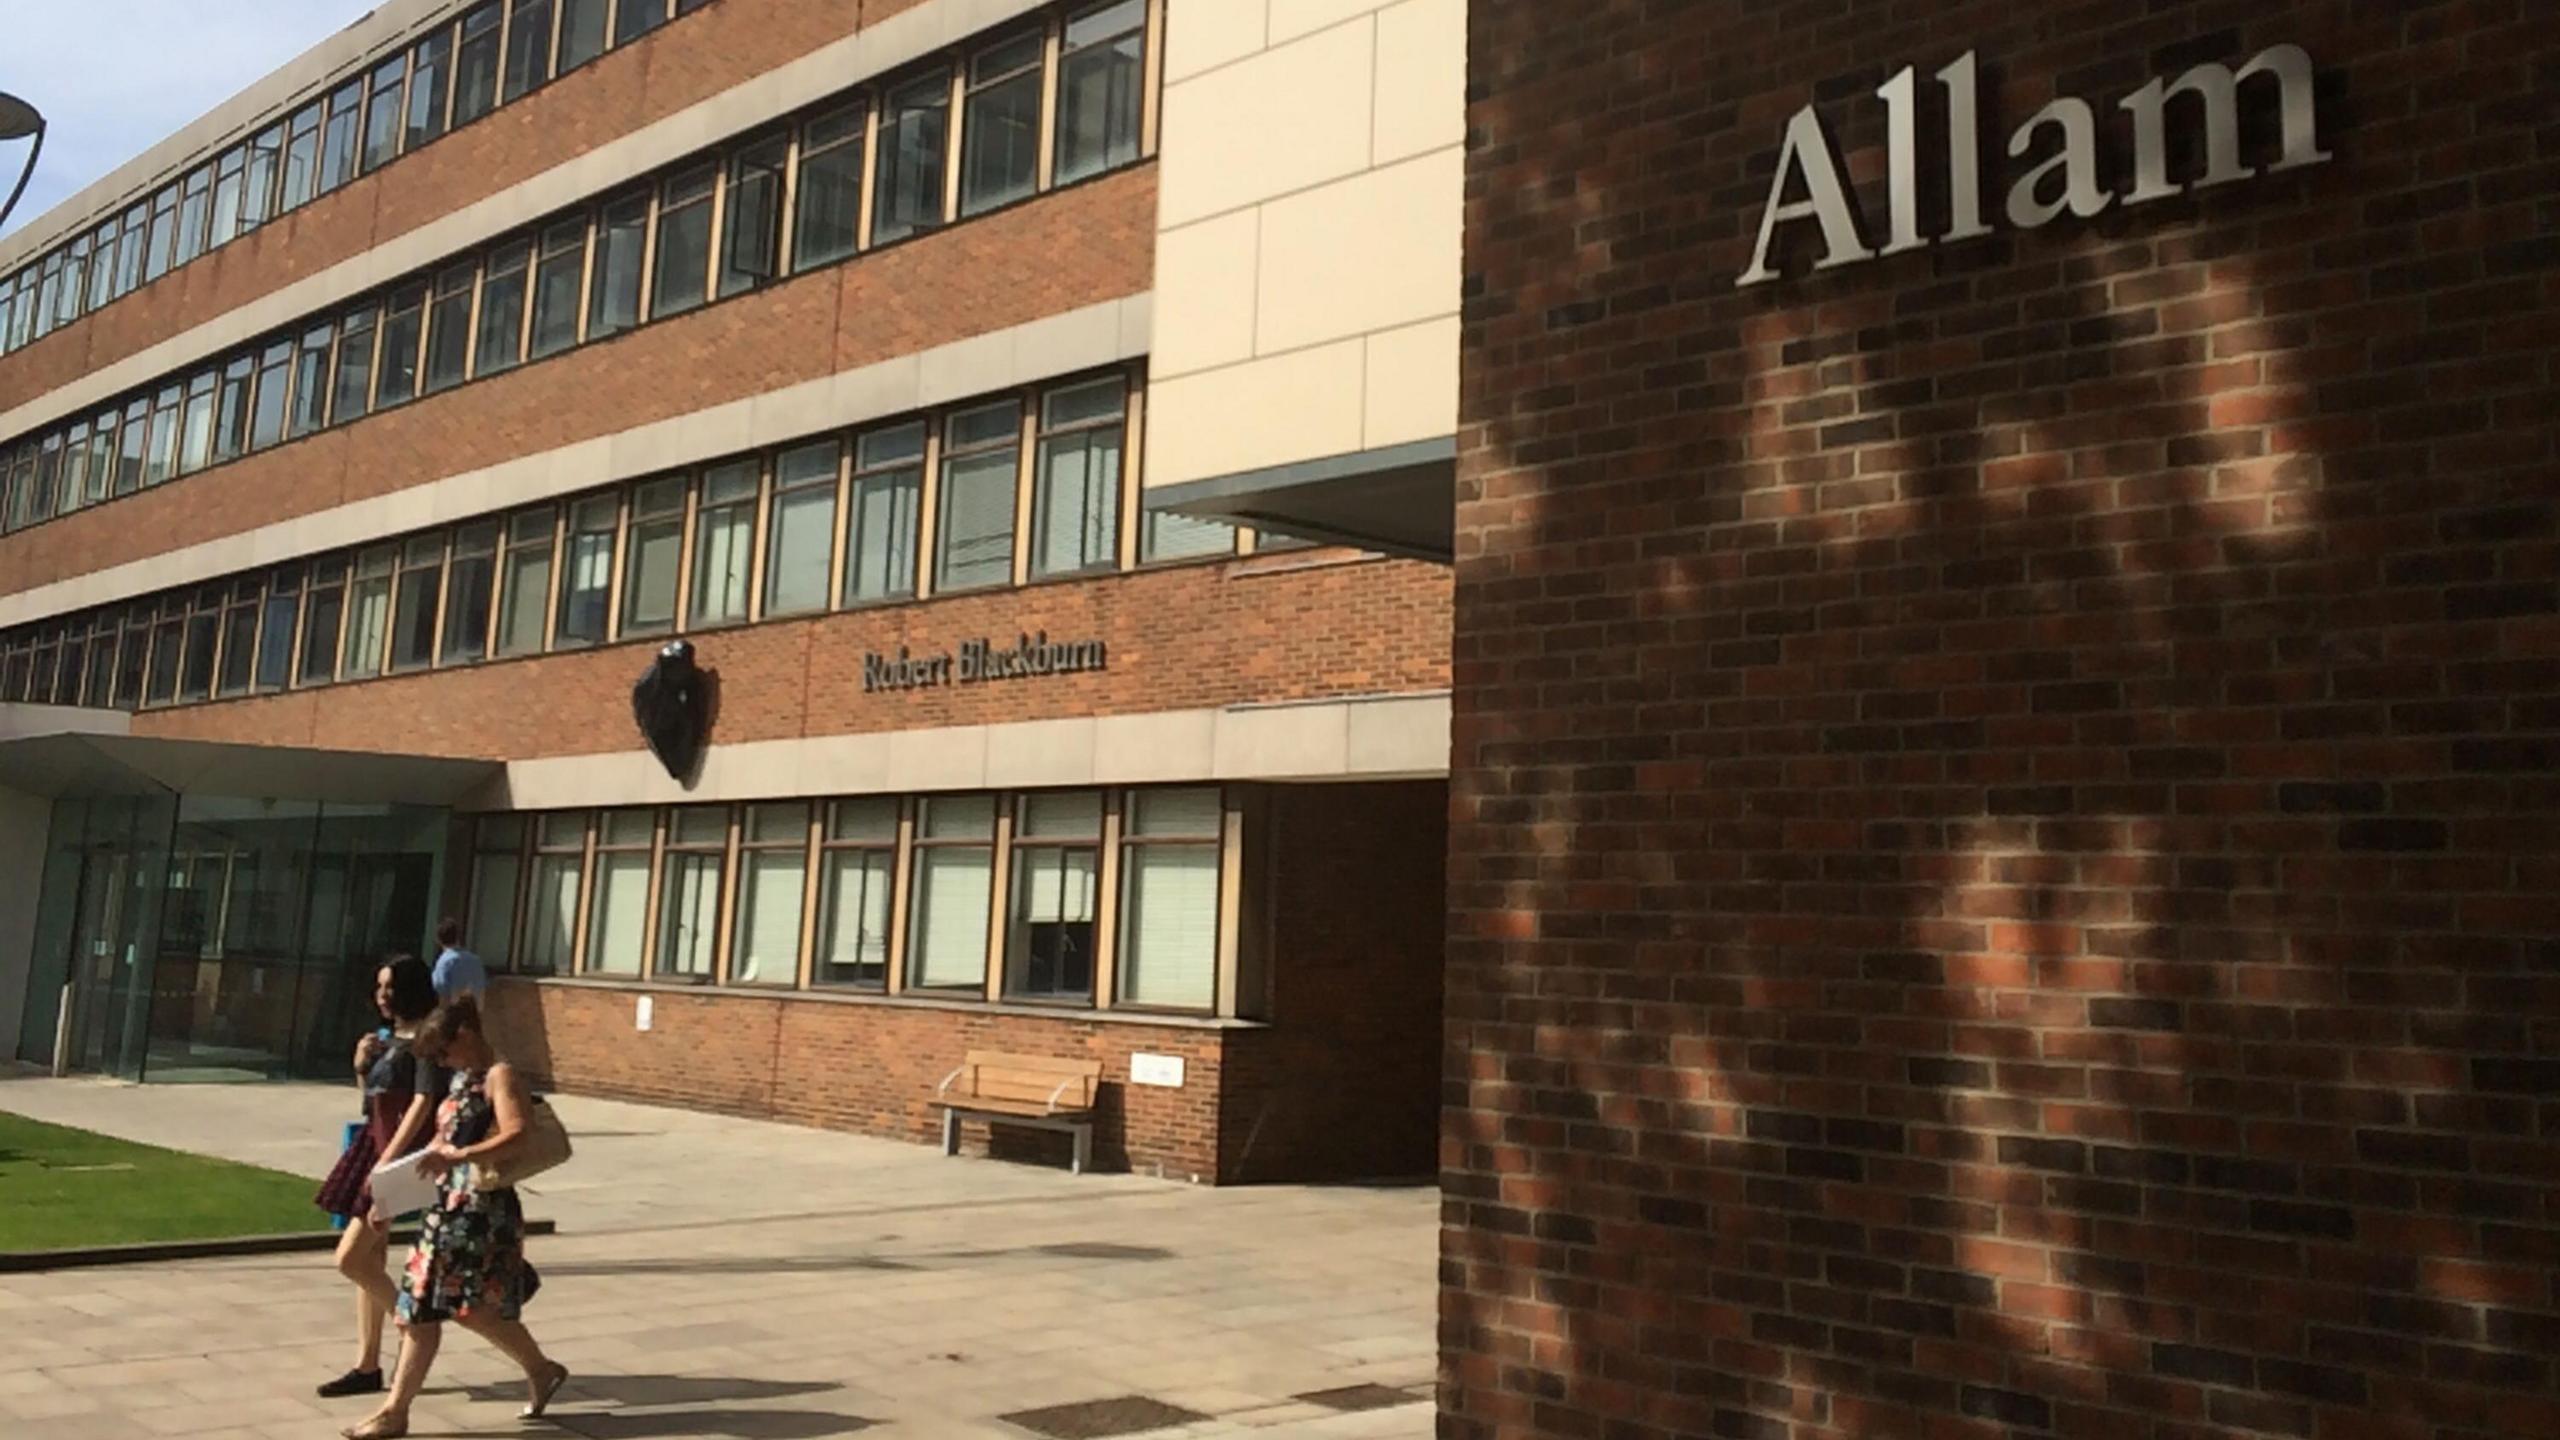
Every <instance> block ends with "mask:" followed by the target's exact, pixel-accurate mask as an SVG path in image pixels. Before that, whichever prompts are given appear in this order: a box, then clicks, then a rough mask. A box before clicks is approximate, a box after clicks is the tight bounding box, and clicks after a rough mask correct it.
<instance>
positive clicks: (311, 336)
mask: <svg viewBox="0 0 2560 1440" xmlns="http://www.w3.org/2000/svg"><path fill="white" fill-rule="evenodd" d="M336 335H337V331H336V328H335V327H334V326H330V325H322V326H320V327H318V328H317V329H313V330H307V331H305V332H303V336H302V342H301V344H300V345H298V346H297V347H296V348H295V351H294V359H293V425H292V433H293V434H295V435H297V436H299V435H308V434H310V433H311V432H312V431H314V430H317V429H319V428H320V427H321V426H322V425H325V424H327V423H328V420H329V344H330V342H331V341H332V340H334V339H335V338H336Z"/></svg>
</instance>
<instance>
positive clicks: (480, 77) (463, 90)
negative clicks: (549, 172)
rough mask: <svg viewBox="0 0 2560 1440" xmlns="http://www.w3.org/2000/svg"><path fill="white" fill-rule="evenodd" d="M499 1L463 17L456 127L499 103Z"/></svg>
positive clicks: (455, 65) (457, 62) (455, 63)
mask: <svg viewBox="0 0 2560 1440" xmlns="http://www.w3.org/2000/svg"><path fill="white" fill-rule="evenodd" d="M498 21H499V9H498V0H489V3H488V4H486V5H483V6H481V7H479V8H478V9H476V10H473V11H471V12H470V13H469V14H466V15H464V16H463V17H462V30H461V34H462V44H461V45H460V46H459V47H457V48H456V49H455V51H454V56H453V126H454V128H455V129H457V130H458V129H461V128H462V127H463V126H465V125H468V124H470V123H471V122H472V121H474V120H477V119H479V118H480V117H481V116H483V115H486V114H488V113H489V111H490V109H491V107H493V106H495V105H496V104H497V103H498V38H499V23H498Z"/></svg>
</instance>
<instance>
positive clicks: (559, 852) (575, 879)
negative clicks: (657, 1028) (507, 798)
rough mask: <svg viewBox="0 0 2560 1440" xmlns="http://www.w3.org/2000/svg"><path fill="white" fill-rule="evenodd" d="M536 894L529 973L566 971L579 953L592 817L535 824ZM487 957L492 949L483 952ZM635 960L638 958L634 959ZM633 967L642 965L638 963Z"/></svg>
mask: <svg viewBox="0 0 2560 1440" xmlns="http://www.w3.org/2000/svg"><path fill="white" fill-rule="evenodd" d="M534 845H535V853H534V857H533V893H532V896H531V899H530V903H529V904H528V905H526V907H525V908H526V910H527V911H528V912H529V918H528V920H527V923H526V925H525V932H524V965H523V968H524V969H525V971H527V972H528V973H531V974H536V975H559V974H565V973H567V972H568V971H569V970H570V969H572V968H574V967H573V965H572V963H571V962H572V961H573V959H574V958H575V957H576V955H577V953H578V900H579V898H580V894H579V892H580V890H581V888H582V885H581V881H582V878H583V876H584V875H585V872H586V868H587V817H586V816H584V815H545V816H543V817H542V818H541V820H539V821H537V822H536V823H535V826H534ZM479 953H480V955H481V958H483V959H486V958H488V952H487V951H485V950H483V951H481V952H479ZM634 960H635V962H636V960H637V957H636V956H635V957H634ZM633 968H635V969H636V968H638V967H637V965H636V963H635V965H634V967H633Z"/></svg>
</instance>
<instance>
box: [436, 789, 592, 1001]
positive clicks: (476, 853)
mask: <svg viewBox="0 0 2560 1440" xmlns="http://www.w3.org/2000/svg"><path fill="white" fill-rule="evenodd" d="M524 831H525V825H524V817H523V816H521V815H494V816H490V817H488V818H485V819H483V820H481V821H479V822H478V823H476V824H474V825H473V826H472V827H471V898H470V901H469V906H470V908H469V909H468V910H467V911H465V912H464V913H466V914H468V915H469V916H470V917H471V918H470V921H469V923H468V924H467V925H466V926H465V929H464V934H463V944H465V945H466V946H468V947H470V950H471V953H472V954H474V955H477V956H479V957H480V959H481V960H482V962H484V963H485V964H487V965H488V967H489V968H490V969H492V970H511V969H513V968H515V946H514V945H513V943H512V942H513V941H514V939H515V920H516V891H517V889H518V886H519V884H520V882H521V881H522V880H523V878H524ZM571 908H572V910H573V911H574V909H575V907H574V906H573V907H571Z"/></svg>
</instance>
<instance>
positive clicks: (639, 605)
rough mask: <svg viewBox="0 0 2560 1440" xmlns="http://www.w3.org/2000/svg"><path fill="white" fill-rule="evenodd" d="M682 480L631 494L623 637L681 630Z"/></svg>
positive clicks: (624, 571) (653, 483)
mask: <svg viewBox="0 0 2560 1440" xmlns="http://www.w3.org/2000/svg"><path fill="white" fill-rule="evenodd" d="M685 489H686V486H685V482H684V481H683V480H682V479H673V480H654V481H651V482H650V483H648V484H646V485H643V486H641V487H640V488H639V489H638V490H636V491H634V492H632V497H631V539H630V542H629V545H630V548H629V549H627V550H625V551H624V552H623V553H624V555H625V556H626V557H628V558H627V559H626V560H625V561H624V563H623V567H622V632H621V633H622V634H624V635H626V636H629V635H659V634H664V633H666V632H667V631H670V630H673V629H674V628H676V588H677V586H679V585H680V584H682V583H683V578H684V497H685Z"/></svg>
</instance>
